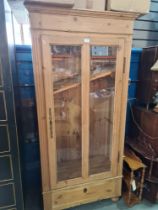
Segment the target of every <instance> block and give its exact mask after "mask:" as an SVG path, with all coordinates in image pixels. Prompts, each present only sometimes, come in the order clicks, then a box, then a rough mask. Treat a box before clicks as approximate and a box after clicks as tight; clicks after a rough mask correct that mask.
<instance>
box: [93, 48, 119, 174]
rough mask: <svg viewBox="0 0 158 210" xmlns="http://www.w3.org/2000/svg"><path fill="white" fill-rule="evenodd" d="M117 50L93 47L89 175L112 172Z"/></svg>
mask: <svg viewBox="0 0 158 210" xmlns="http://www.w3.org/2000/svg"><path fill="white" fill-rule="evenodd" d="M116 51H117V48H116V47H115V46H113V47H108V46H92V47H91V67H90V70H91V77H90V154H89V155H90V163H89V164H90V168H89V173H90V174H97V173H102V172H106V171H110V170H111V146H112V128H113V111H114V110H113V107H114V91H115V68H116Z"/></svg>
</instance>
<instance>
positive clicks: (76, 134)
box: [42, 33, 124, 188]
mask: <svg viewBox="0 0 158 210" xmlns="http://www.w3.org/2000/svg"><path fill="white" fill-rule="evenodd" d="M42 49H43V73H44V86H45V101H46V112H47V113H46V114H47V134H48V150H49V154H48V155H49V167H50V179H51V184H52V186H53V187H54V188H56V187H62V186H65V185H69V184H70V185H72V184H76V183H83V182H86V181H87V180H89V179H92V180H93V179H96V178H101V177H103V178H106V177H111V176H116V175H117V171H116V165H117V164H116V162H117V157H118V149H117V142H118V138H119V132H118V130H119V129H118V128H119V127H118V126H119V115H120V112H119V110H120V106H121V104H120V103H121V91H122V69H123V51H124V49H123V41H121V40H118V39H113V40H111V39H108V38H107V39H105V38H103V36H100V37H99V38H96V37H95V36H88V37H86V36H83V35H73V34H71V35H68V34H67V33H54V35H53V37H51V36H43V37H42ZM116 70H117V71H116Z"/></svg>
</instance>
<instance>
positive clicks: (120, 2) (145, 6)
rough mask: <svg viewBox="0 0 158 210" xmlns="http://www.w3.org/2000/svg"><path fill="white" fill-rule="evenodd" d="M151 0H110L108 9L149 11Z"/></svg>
mask: <svg viewBox="0 0 158 210" xmlns="http://www.w3.org/2000/svg"><path fill="white" fill-rule="evenodd" d="M150 3H151V0H108V4H107V5H108V10H113V11H125V12H138V13H142V14H145V13H148V12H149V9H150Z"/></svg>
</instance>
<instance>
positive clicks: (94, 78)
mask: <svg viewBox="0 0 158 210" xmlns="http://www.w3.org/2000/svg"><path fill="white" fill-rule="evenodd" d="M112 73H114V71H107V72H103V73H98V74H96V75H94V76H93V75H92V77H91V79H90V81H94V80H96V79H101V78H102V77H107V76H110V75H111V74H112Z"/></svg>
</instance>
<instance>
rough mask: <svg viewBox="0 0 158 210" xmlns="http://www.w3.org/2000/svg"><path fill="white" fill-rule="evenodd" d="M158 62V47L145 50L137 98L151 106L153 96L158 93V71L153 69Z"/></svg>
mask: <svg viewBox="0 0 158 210" xmlns="http://www.w3.org/2000/svg"><path fill="white" fill-rule="evenodd" d="M157 60H158V46H155V47H149V48H144V49H143V52H142V57H141V64H140V69H139V83H138V88H137V98H138V100H139V101H140V102H141V103H144V104H146V105H148V106H149V105H150V103H152V102H153V96H154V95H155V94H156V92H158V71H152V70H151V68H152V66H153V65H154V64H155V62H156V61H157Z"/></svg>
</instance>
